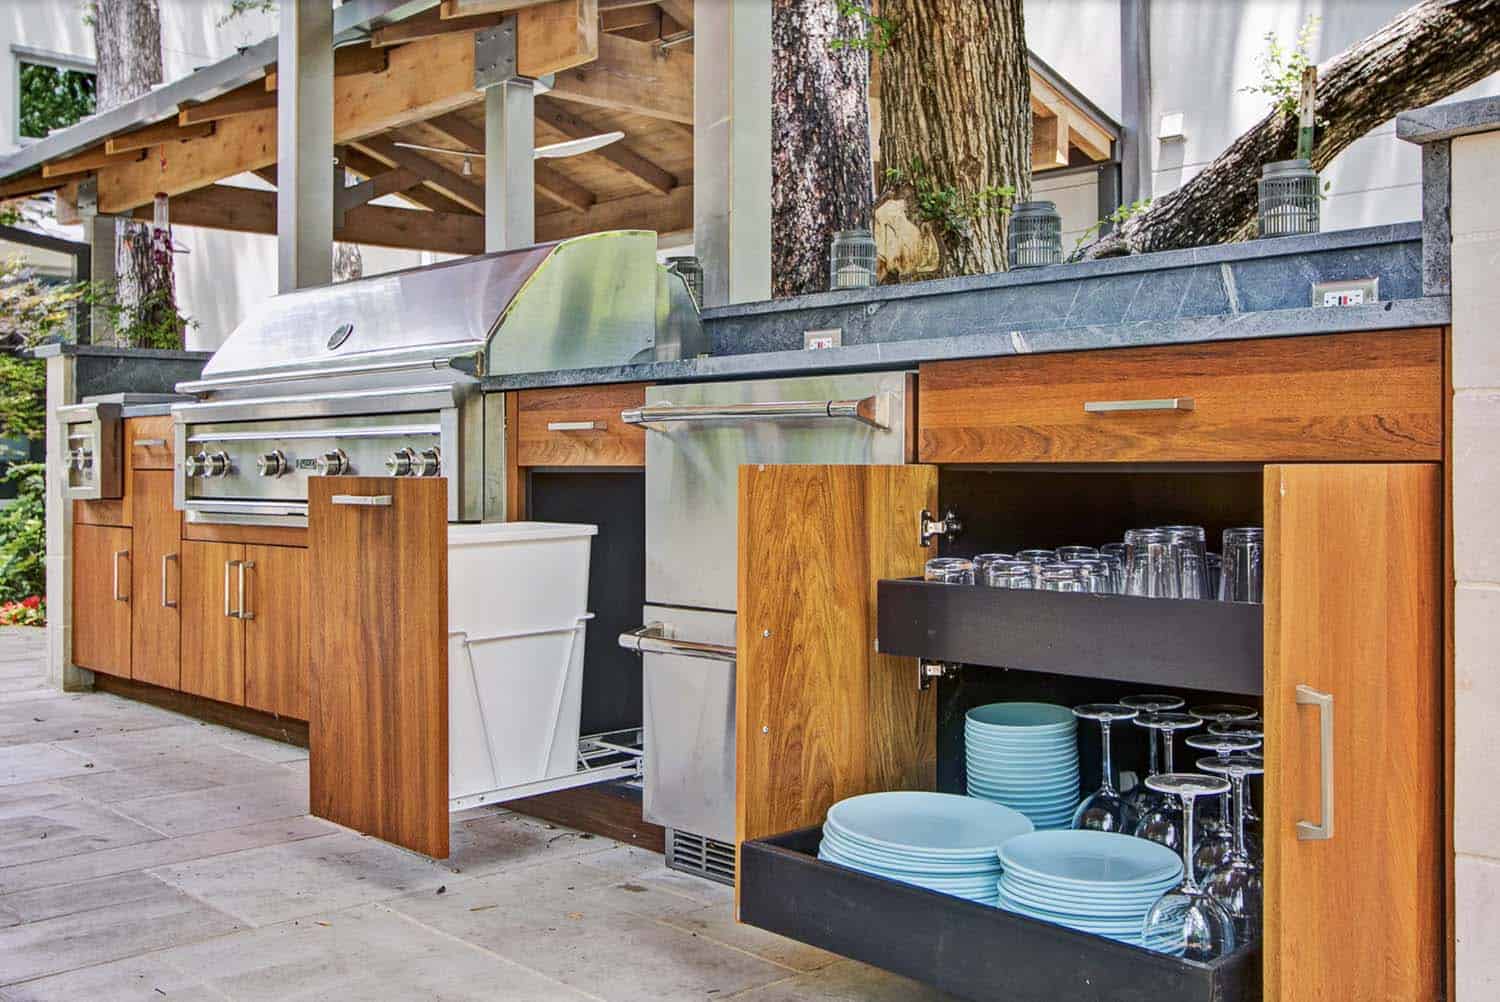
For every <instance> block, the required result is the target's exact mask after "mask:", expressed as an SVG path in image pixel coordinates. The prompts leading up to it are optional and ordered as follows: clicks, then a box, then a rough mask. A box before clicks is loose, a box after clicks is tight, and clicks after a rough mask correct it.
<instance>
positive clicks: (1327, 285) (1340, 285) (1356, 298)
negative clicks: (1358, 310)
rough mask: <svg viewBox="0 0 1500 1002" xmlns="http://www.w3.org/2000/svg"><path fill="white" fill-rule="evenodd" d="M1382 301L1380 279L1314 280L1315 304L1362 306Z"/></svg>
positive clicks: (1313, 297) (1313, 294)
mask: <svg viewBox="0 0 1500 1002" xmlns="http://www.w3.org/2000/svg"><path fill="white" fill-rule="evenodd" d="M1379 301H1380V279H1378V278H1351V279H1347V280H1345V281H1342V282H1314V283H1313V291H1312V304H1313V305H1314V306H1362V305H1364V304H1365V303H1376V302H1379Z"/></svg>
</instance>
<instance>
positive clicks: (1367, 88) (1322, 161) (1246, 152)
mask: <svg viewBox="0 0 1500 1002" xmlns="http://www.w3.org/2000/svg"><path fill="white" fill-rule="evenodd" d="M1496 71H1500V0H1423V2H1422V3H1419V4H1417V5H1416V6H1414V7H1411V8H1410V9H1408V10H1406V11H1403V12H1402V13H1401V14H1399V15H1398V16H1397V17H1396V19H1395V20H1393V21H1391V22H1390V23H1389V24H1387V25H1386V26H1385V27H1383V28H1381V29H1380V30H1379V31H1377V32H1376V33H1375V34H1373V35H1371V36H1370V37H1369V38H1366V39H1365V40H1364V41H1362V42H1359V43H1357V44H1356V45H1354V46H1353V47H1352V48H1350V49H1349V50H1347V51H1346V52H1344V53H1343V54H1341V55H1339V56H1336V57H1334V59H1332V60H1331V61H1330V62H1328V63H1327V64H1326V65H1325V66H1322V67H1319V69H1318V119H1319V122H1320V124H1319V127H1318V130H1317V137H1316V143H1315V145H1314V146H1313V155H1312V162H1313V166H1314V167H1315V168H1317V169H1319V170H1322V169H1323V168H1324V167H1326V166H1328V164H1329V163H1331V162H1332V161H1333V158H1334V157H1336V156H1338V154H1339V153H1341V152H1342V151H1343V150H1344V149H1346V148H1347V147H1348V146H1349V145H1350V144H1351V143H1353V142H1354V141H1355V140H1356V139H1359V138H1360V137H1361V136H1363V135H1365V134H1366V133H1368V132H1369V131H1370V130H1371V129H1373V128H1375V127H1376V126H1377V125H1379V124H1380V123H1382V122H1385V121H1387V120H1389V119H1390V118H1391V117H1392V116H1393V115H1395V114H1396V113H1397V112H1399V111H1405V110H1406V109H1408V108H1417V107H1421V106H1422V105H1426V104H1431V103H1433V102H1434V101H1439V100H1441V99H1443V98H1444V97H1447V96H1448V95H1449V94H1452V93H1453V92H1454V91H1456V90H1460V89H1462V88H1464V87H1467V86H1469V85H1470V84H1472V83H1475V82H1476V81H1479V80H1482V79H1484V78H1485V77H1486V76H1489V75H1490V74H1491V73H1494V72H1496ZM1296 148H1297V116H1296V114H1295V113H1290V114H1288V113H1286V112H1284V111H1281V110H1279V109H1276V110H1273V111H1271V113H1270V114H1268V115H1266V117H1265V118H1263V119H1261V120H1260V122H1259V123H1257V124H1256V126H1255V127H1254V128H1253V129H1251V130H1250V131H1249V132H1246V133H1245V134H1244V135H1242V136H1240V138H1238V139H1236V140H1235V141H1234V143H1232V144H1231V145H1230V147H1229V149H1227V150H1225V151H1224V153H1223V154H1221V155H1220V156H1219V157H1218V159H1216V160H1214V162H1213V163H1211V164H1209V165H1208V166H1207V167H1205V168H1203V170H1202V171H1201V172H1200V173H1199V174H1197V175H1196V176H1194V177H1193V178H1192V179H1191V180H1190V181H1188V182H1187V183H1186V184H1184V185H1183V186H1182V187H1181V188H1178V189H1177V190H1176V191H1174V192H1171V193H1170V194H1167V195H1162V196H1161V197H1160V198H1157V199H1155V200H1154V201H1153V202H1152V203H1151V207H1150V208H1149V209H1147V210H1146V211H1145V212H1144V213H1142V214H1141V215H1139V216H1136V217H1135V218H1134V219H1131V220H1129V221H1128V222H1126V223H1125V224H1124V225H1122V226H1121V227H1120V228H1119V229H1118V230H1116V231H1115V232H1114V233H1112V234H1110V235H1108V236H1106V237H1104V238H1103V239H1101V240H1099V241H1098V242H1097V243H1095V244H1094V245H1093V246H1091V247H1089V248H1088V250H1087V251H1086V252H1085V253H1084V256H1085V257H1087V258H1097V257H1114V256H1117V255H1121V254H1142V253H1147V252H1150V251H1163V250H1175V249H1177V248H1182V247H1201V246H1204V245H1207V244H1216V243H1224V242H1226V241H1229V240H1232V239H1234V238H1235V237H1237V236H1239V237H1245V236H1251V235H1253V234H1254V233H1255V219H1256V211H1257V201H1258V193H1257V187H1256V182H1257V181H1258V180H1259V179H1260V169H1261V166H1262V165H1263V164H1267V163H1271V162H1274V161H1277V160H1288V159H1290V158H1291V157H1293V156H1294V155H1295V154H1296Z"/></svg>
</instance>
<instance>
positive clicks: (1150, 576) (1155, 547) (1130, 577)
mask: <svg viewBox="0 0 1500 1002" xmlns="http://www.w3.org/2000/svg"><path fill="white" fill-rule="evenodd" d="M1125 546H1126V547H1127V548H1128V549H1129V551H1130V562H1129V563H1128V564H1126V565H1125V594H1127V595H1139V596H1142V597H1144V598H1176V597H1177V573H1176V571H1175V570H1174V568H1173V565H1172V555H1171V549H1172V541H1171V538H1170V537H1169V536H1168V535H1167V534H1166V533H1165V532H1162V531H1161V530H1160V529H1131V530H1130V531H1129V532H1127V533H1126V534H1125Z"/></svg>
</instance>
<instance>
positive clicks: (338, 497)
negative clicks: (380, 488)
mask: <svg viewBox="0 0 1500 1002" xmlns="http://www.w3.org/2000/svg"><path fill="white" fill-rule="evenodd" d="M328 500H329V501H331V502H332V503H333V504H340V505H349V506H350V507H353V508H389V507H390V506H391V496H390V495H389V494H335V495H334V496H333V497H331V498H329V499H328Z"/></svg>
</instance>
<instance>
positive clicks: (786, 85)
mask: <svg viewBox="0 0 1500 1002" xmlns="http://www.w3.org/2000/svg"><path fill="white" fill-rule="evenodd" d="M865 30H866V29H865V25H864V22H863V20H862V19H860V18H858V17H856V16H847V17H840V16H839V12H838V8H837V6H836V4H835V2H834V0H775V6H774V7H773V8H772V13H771V51H772V69H771V73H772V77H771V136H772V138H771V294H772V295H773V296H776V297H778V298H779V297H784V296H799V295H803V294H805V293H809V292H821V291H823V290H824V289H827V288H828V248H829V244H830V243H831V242H832V240H833V235H834V233H836V232H837V231H839V230H847V229H868V228H869V227H870V225H871V224H870V207H871V202H872V201H873V198H874V190H873V179H872V176H871V168H870V104H869V90H870V58H869V54H868V52H866V51H865V50H864V49H861V48H856V47H842V48H837V49H836V48H834V47H833V46H832V44H831V43H833V42H834V41H835V40H837V39H846V40H847V39H851V38H860V37H863V36H864V34H865Z"/></svg>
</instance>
